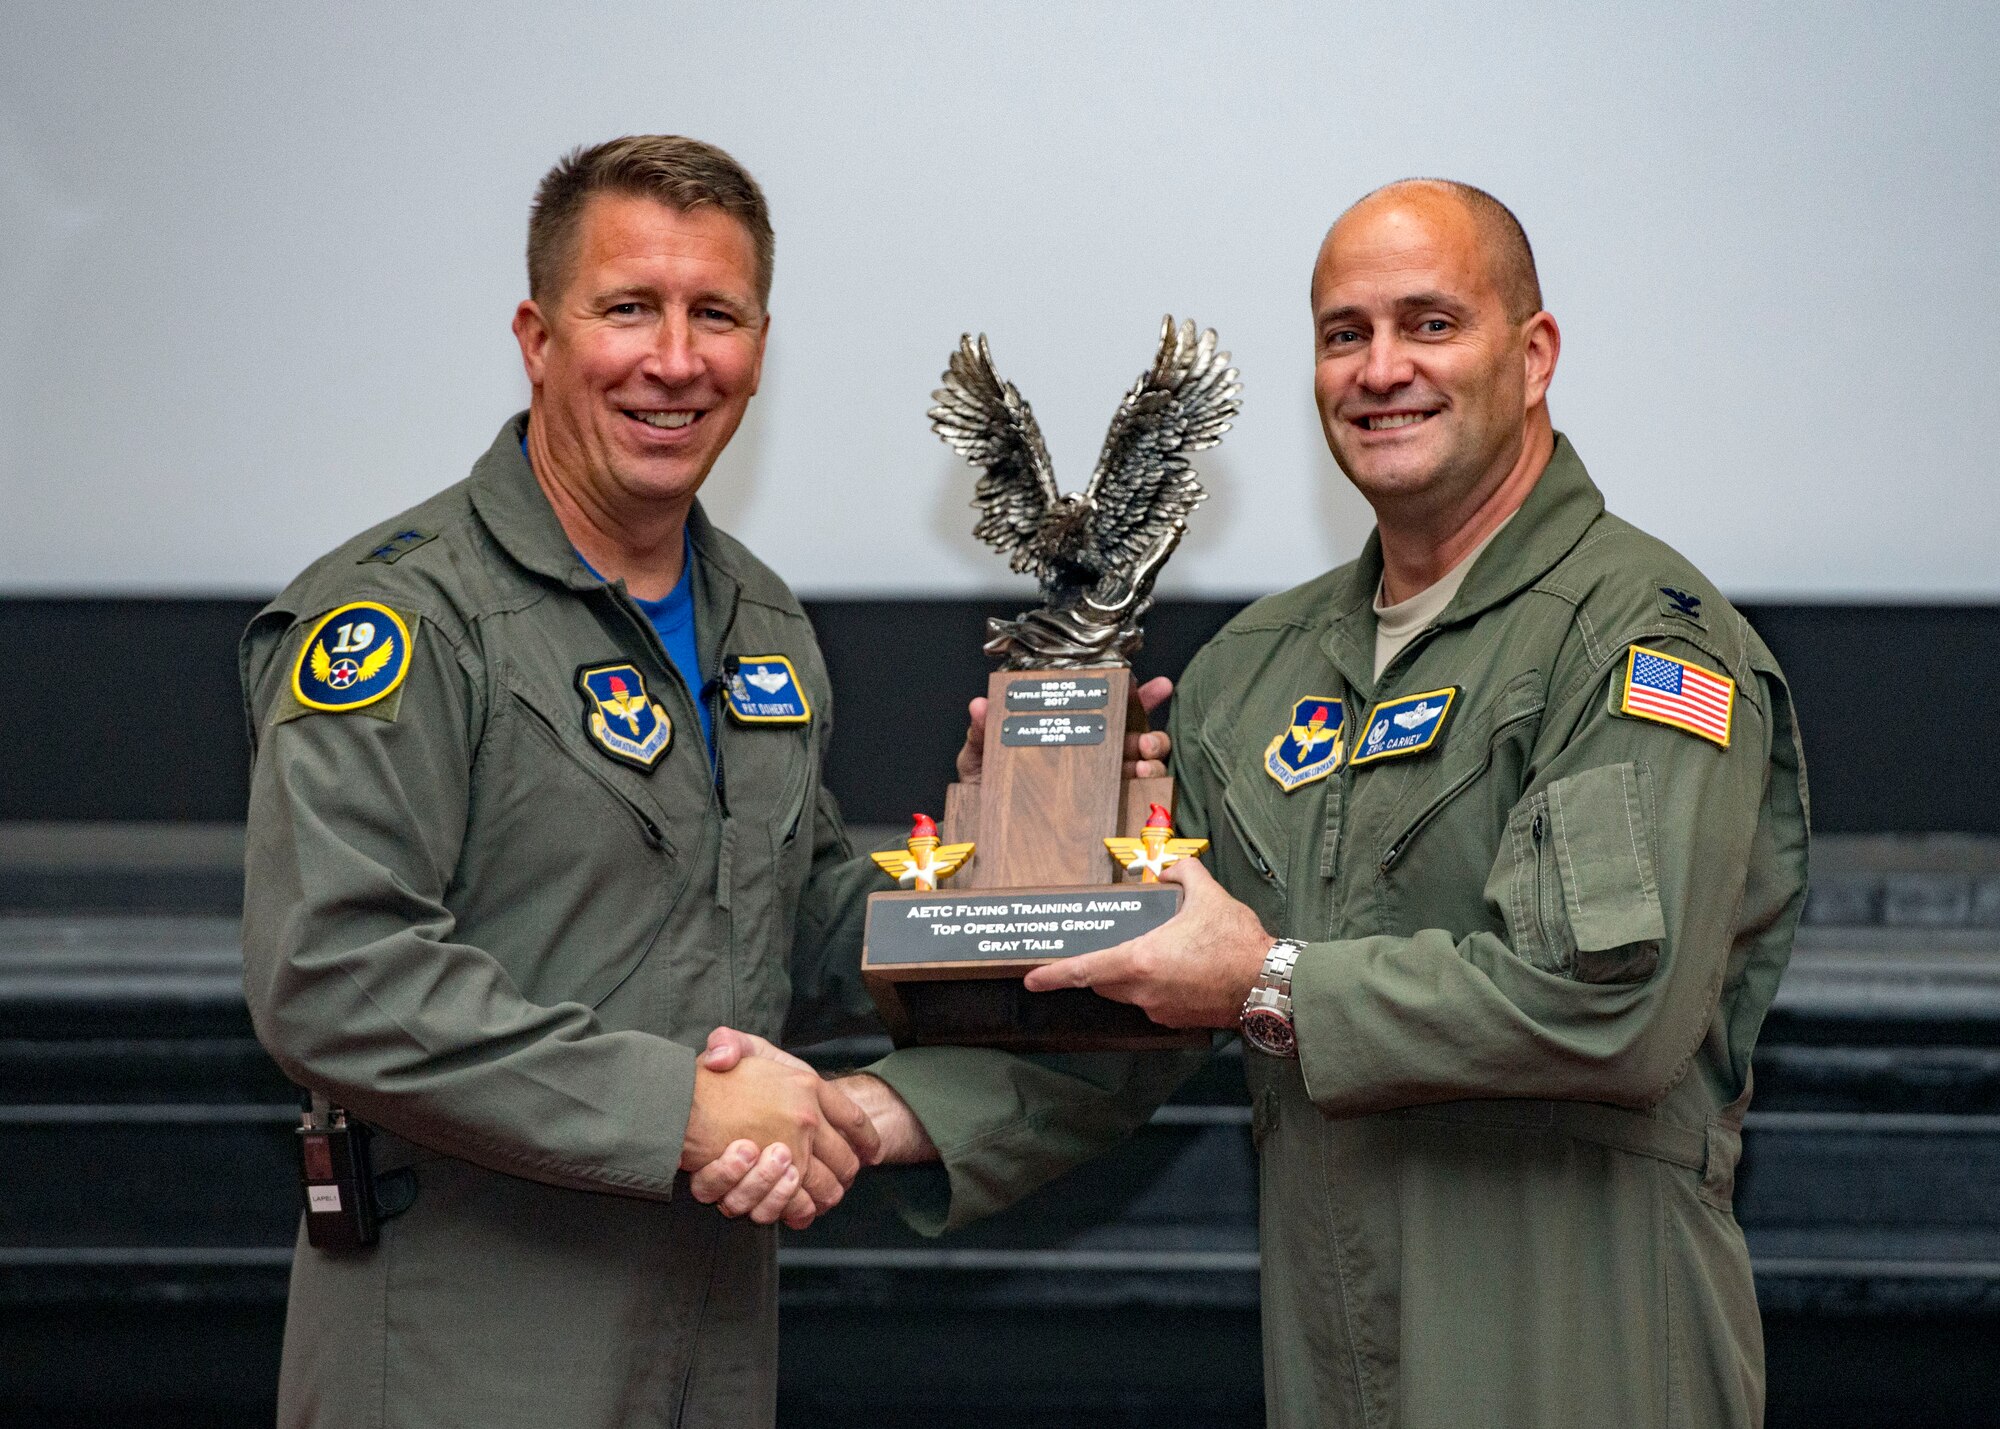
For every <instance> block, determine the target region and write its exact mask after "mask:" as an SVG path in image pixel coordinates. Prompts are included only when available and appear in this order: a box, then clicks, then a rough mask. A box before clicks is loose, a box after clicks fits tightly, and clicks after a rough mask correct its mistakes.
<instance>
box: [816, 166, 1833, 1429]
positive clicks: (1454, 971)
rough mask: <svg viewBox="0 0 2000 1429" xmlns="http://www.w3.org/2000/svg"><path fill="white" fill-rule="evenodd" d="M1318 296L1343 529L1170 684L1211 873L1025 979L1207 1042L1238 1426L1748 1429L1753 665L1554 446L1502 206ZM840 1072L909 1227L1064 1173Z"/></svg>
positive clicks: (1792, 893) (1776, 868)
mask: <svg viewBox="0 0 2000 1429" xmlns="http://www.w3.org/2000/svg"><path fill="white" fill-rule="evenodd" d="M1312 303H1313V322H1314V332H1315V347H1316V352H1317V367H1316V378H1315V391H1316V394H1317V400H1318V405H1319V409H1320V417H1321V421H1322V424H1323V426H1324V428H1325V432H1326V437H1327V442H1328V444H1329V446H1330V447H1331V448H1332V450H1333V453H1334V456H1335V458H1336V459H1337V460H1338V462H1339V464H1340V467H1341V469H1342V470H1343V471H1344V472H1345V473H1346V474H1347V476H1348V477H1349V479H1351V480H1352V481H1353V482H1354V484H1355V485H1356V486H1357V487H1358V488H1359V489H1360V491H1361V492H1362V494H1363V495H1364V496H1365V497H1366V498H1367V499H1368V501H1369V502H1370V504H1371V505H1372V506H1373V508H1374V510H1375V514H1376V517H1377V522H1378V524H1377V528H1376V531H1375V533H1374V534H1373V535H1372V536H1371V537H1370V539H1369V541H1368V543H1367V545H1366V547H1365V549H1364V550H1363V552H1362V554H1361V557H1360V559H1359V560H1357V561H1355V562H1353V563H1352V564H1350V565H1347V566H1343V567H1341V568H1339V569H1337V570H1334V571H1331V572H1329V573H1328V574H1326V575H1324V576H1322V577H1320V578H1319V579H1317V580H1314V581H1311V582H1309V583H1307V584H1306V585H1303V586H1300V587H1298V588H1297V589H1294V590H1290V591H1286V592H1283V593H1281V594H1279V595H1275V596H1272V597H1270V598H1268V599H1265V600H1261V601H1258V602H1257V603H1256V604H1254V605H1252V606H1251V607H1250V608H1249V609H1247V610H1246V611H1244V612H1243V613H1242V614H1241V615H1239V616H1238V617H1237V618H1236V619H1234V620H1232V621H1231V622H1230V623H1229V625H1228V626H1227V627H1226V628H1225V629H1224V630H1223V631H1222V632H1221V634H1219V635H1218V636H1217V637H1216V638H1215V640H1213V641H1212V642H1211V643H1210V644H1209V645H1208V646H1207V647H1206V648H1205V649H1204V650H1203V651H1202V652H1201V653H1200V654H1199V655H1198V656H1197V657H1196V658H1195V660H1194V661H1193V662H1192V663H1191V664H1190V665H1189V667H1188V670H1187V673H1186V677H1185V679H1184V680H1183V682H1182V684H1181V687H1180V691H1179V695H1178V698H1176V700H1175V701H1174V709H1173V715H1172V722H1171V725H1170V732H1171V734H1172V742H1173V767H1174V772H1175V774H1176V777H1177V779H1178V781H1179V796H1180V804H1179V809H1178V812H1177V820H1176V822H1177V823H1178V825H1179V827H1180V830H1181V832H1183V833H1186V834H1190V835H1195V836H1205V837H1207V838H1209V839H1211V840H1212V841H1213V845H1214V847H1213V854H1212V858H1213V863H1214V872H1213V873H1212V874H1211V873H1210V871H1209V870H1208V869H1207V868H1205V867H1203V866H1202V865H1201V864H1200V863H1198V862H1195V861H1193V860H1189V861H1186V862H1183V863H1181V864H1179V865H1177V866H1176V867H1175V868H1173V869H1171V870H1170V871H1169V872H1168V873H1167V874H1166V877H1167V878H1169V879H1171V880H1173V881H1175V882H1178V883H1179V884H1180V885H1181V886H1182V888H1183V889H1184V890H1185V892H1186V902H1185V904H1184V906H1183V908H1182V910H1181V912H1180V914H1179V915H1178V916H1177V917H1176V918H1175V919H1174V920H1173V921H1172V922H1171V923H1169V924H1167V925H1166V926H1165V927H1163V928H1161V929H1160V930H1158V931H1157V932H1155V933H1154V934H1151V935H1149V936H1147V937H1145V938H1141V939H1138V940H1135V941H1134V942H1132V943H1128V944H1125V945H1123V946H1122V947H1119V948H1115V949H1112V950H1109V951H1107V952H1103V953H1098V954H1094V955H1090V956H1086V957H1079V958H1074V959H1070V960H1067V961H1062V962H1056V963H1052V964H1049V965H1046V966H1044V967H1042V968H1039V969H1037V970H1036V971H1035V972H1033V973H1031V974H1030V975H1029V978H1028V983H1029V986H1030V987H1032V988H1035V989H1049V988H1059V987H1081V986H1089V987H1094V988H1096V989H1097V990H1098V991H1099V992H1101V993H1104V994H1106V995H1108V996H1111V997H1115V998H1118V999H1121V1000H1124V1001H1128V1002H1132V1003H1136V1004H1138V1005H1139V1006H1141V1007H1143V1008H1145V1009H1146V1010H1147V1012H1148V1013H1150V1014H1151V1015H1152V1016H1153V1017H1154V1018H1155V1019H1157V1020H1159V1021H1161V1022H1164V1023H1167V1024H1170V1025H1175V1026H1194V1027H1217V1028H1223V1027H1237V1026H1239V1025H1240V1026H1241V1027H1242V1029H1243V1031H1244V1034H1245V1037H1246V1040H1247V1041H1248V1042H1249V1043H1250V1047H1249V1049H1248V1050H1247V1052H1246V1055H1247V1059H1248V1077H1249V1083H1250V1094H1251V1098H1252V1123H1251V1125H1252V1133H1253V1136H1254V1139H1255V1141H1256V1144H1257V1147H1258V1149H1259V1152H1260V1155H1261V1158H1262V1178H1261V1180H1262V1188H1263V1196H1262V1207H1261V1216H1262V1237H1263V1246H1264V1256H1263V1266H1264V1271H1263V1276H1264V1279H1263V1293H1264V1317H1263V1318H1264V1340H1265V1382H1266V1387H1267V1393H1268V1413H1269V1421H1270V1423H1271V1424H1273V1425H1275V1426H1308V1425H1315V1426H1316V1425H1336V1424H1337V1425H1356V1426H1361V1425H1366V1426H1375V1429H1386V1427H1387V1426H1447V1425H1452V1426H1456V1425H1467V1424H1485V1425H1497V1426H1509V1429H1525V1426H1531V1425H1532V1426H1536V1429H1550V1426H1559V1425H1576V1426H1590V1429H1602V1426H1606V1425H1617V1426H1619V1429H1637V1427H1638V1426H1651V1425H1690V1426H1694V1425H1699V1426H1717V1425H1752V1424H1756V1423H1758V1422H1760V1420H1761V1418H1762V1412H1763V1346H1762V1339H1761V1331H1760V1327H1759V1321H1758V1316H1757V1305H1756V1299H1755V1295H1754V1291H1753V1287H1752V1284H1751V1276H1750V1263H1749V1257H1748V1254H1747V1252H1746V1250H1745V1247H1744V1241H1743V1235H1742V1232H1741V1230H1740V1229H1739V1227H1738V1226H1737V1224H1736V1221H1735V1218H1734V1216H1733V1214H1732V1211H1731V1191H1732V1184H1733V1171H1734V1167H1735V1165H1736V1162H1737V1158H1738V1155H1739V1152H1740V1148H1741V1128H1742V1122H1743V1113H1744V1109H1745V1107H1746V1106H1747V1104H1748V1102H1749V1099H1750V1053H1751V1048H1752V1045H1753V1044H1754V1042H1755V1041H1756V1037H1757V1032H1758V1028H1759V1026H1760V1024H1761V1022H1762V1020H1763V1017H1764V1014H1765V1011H1766V1009H1767V1008H1768V1007H1769V1006H1770V1002H1771V997H1772V994H1773V992H1774V990H1775V988H1776V985H1777V981H1778V976H1779V973H1780V972H1781V971H1782V969H1783V967H1784V965H1785V961H1786V959H1787V957H1788V955H1789V951H1790V947H1791V941H1792V933H1793V929H1794V927H1795V925H1796V923H1797V919H1798V915H1799V910H1800V907H1801V905H1802V903H1803V900H1804V894H1805V872H1806V839H1807V804H1806V785H1805V770H1804V767H1803V763H1802V760H1801V756H1800V750H1799V742H1798V734H1797V728H1796V724H1795V721H1794V718H1793V712H1792V706H1791V702H1790V698H1789V695H1788V694H1787V691H1786V686H1785V683H1784V679H1783V676H1782V675H1781V674H1780V672H1779V670H1778V667H1777V664H1776V662H1775V661H1774V660H1773V659H1772V657H1771V655H1770V652H1769V651H1768V650H1766V649H1765V647H1764V645H1763V643H1762V642H1761V641H1760V640H1759V639H1758V638H1757V636H1756V635H1755V634H1754V633H1753V632H1752V631H1751V629H1750V628H1749V626H1748V625H1747V624H1746V623H1745V621H1744V620H1743V618H1742V616H1741V615H1739V614H1738V613H1737V612H1736V611H1735V610H1734V609H1733V608H1732V607H1731V606H1730V605H1729V603H1728V602H1727V601H1726V600H1724V599H1723V598H1722V596H1721V595H1720V594H1719V593H1718V592H1717V591H1716V590H1715V588H1714V587H1713V586H1712V585H1710V584H1709V582H1708V581H1707V580H1705V579H1704V578H1703V577H1702V575H1701V574H1700V573H1699V572H1698V571H1696V570H1695V569H1694V567H1693V566H1692V565H1690V564H1689V563H1688V562H1687V561H1686V560H1685V559H1683V558H1682V557H1681V556H1679V555H1677V554H1676V553H1675V552H1674V551H1672V550H1670V549H1669V548H1668V547H1666V546H1665V545H1663V544H1662V543H1661V542H1659V541H1657V540H1655V539H1653V538H1651V537H1649V536H1647V535H1645V534H1643V533H1642V532H1640V531H1638V530H1635V529H1634V528H1633V527H1631V526H1629V525H1627V524H1626V523H1625V522H1623V521H1620V520H1619V519H1617V518H1616V517H1614V516H1611V515H1609V514H1607V513H1606V511H1605V509H1604V502H1603V498H1602V497H1601V496H1600V495H1599V494H1598V491H1597V488H1596V487H1595V486H1594V485H1592V483H1591V481H1590V478H1589V477H1588V476H1587V475H1586V474H1585V472H1584V468H1583V464H1582V461H1581V460H1580V459H1579V457H1578V456H1577V453H1576V452H1575V451H1574V450H1573V449H1572V448H1571V447H1570V445H1569V443H1568V442H1567V441H1566V440H1565V439H1564V438H1563V437H1562V436H1561V435H1559V434H1558V433H1556V431H1555V430H1554V428H1553V427H1552V425H1551V423H1550V418H1549V412H1548V406H1547V403H1546V400H1545V399H1546V393H1547V390H1548V386H1549V382H1550V379H1551V377H1552V376H1553V374H1554V371H1555V366H1556V357H1557V352H1558V348H1559V343H1560V338H1559V334H1558V331H1557V328H1556V324H1555V321H1554V319H1553V318H1551V317H1550V315H1549V314H1548V313H1547V312H1545V311H1543V309H1542V302H1541V294H1540V289H1539V283H1538V280H1537V278H1536V274H1535V269H1534V261H1533V257H1532V255H1531V252H1530V250H1529V247H1528V242H1527V239H1526V236H1525V235H1524V234H1523V233H1522V231H1521V229H1520V225H1519V224H1518V223H1517V222H1516V221H1515V219H1514V217H1513V215H1512V214H1511V213H1509V212H1508V210H1507V209H1506V208H1505V207H1503V206H1502V205H1501V204H1500V203H1499V202H1498V201H1496V200H1494V199H1493V198H1492V197H1491V196H1489V195H1487V194H1485V193H1483V192H1481V191H1479V190H1476V189H1472V188H1470V187H1468V186H1465V185H1460V184H1453V183H1447V182H1441V181H1434V180H1415V181H1406V182H1403V183H1399V184H1394V185H1391V186H1389V187H1388V188H1386V189H1383V190H1379V191H1377V192H1376V193H1373V194H1371V195H1369V196H1368V197H1366V198H1364V199H1363V200H1361V201H1360V202H1359V203H1357V204H1356V205H1355V206H1354V207H1353V208H1351V209H1349V210H1348V211H1347V213H1346V214H1344V215H1343V216H1342V217H1341V219H1340V220H1339V222H1337V223H1336V224H1335V225H1334V226H1333V228H1332V230H1331V231H1330V232H1329V234H1328V235H1327V238H1326V241H1325V243H1324V245H1323V246H1322V248H1321V250H1320V254H1319V259H1318V263H1317V265H1316V267H1315V269H1314V273H1313V284H1312ZM872 1070H873V1072H874V1074H875V1076H874V1077H873V1078H867V1077H864V1078H857V1079H854V1080H851V1081H848V1082H845V1083H843V1085H844V1086H846V1087H847V1088H848V1089H849V1090H850V1091H851V1093H852V1094H853V1096H854V1097H855V1099H856V1100H857V1101H859V1102H860V1103H861V1104H862V1105H863V1106H865V1107H866V1108H867V1109H868V1110H869V1112H870V1115H871V1116H872V1117H873V1118H874V1119H875V1121H876V1124H877V1126H878V1129H880V1130H881V1131H882V1132H883V1134H884V1143H885V1155H886V1158H887V1159H889V1160H895V1161H909V1160H921V1159H926V1158H930V1157H939V1156H941V1159H942V1162H943V1169H944V1172H945V1174H944V1175H943V1176H936V1173H935V1172H932V1173H928V1174H930V1175H931V1176H933V1178H934V1180H933V1181H932V1189H933V1191H934V1192H935V1193H936V1194H935V1196H934V1199H933V1201H932V1202H931V1203H930V1204H929V1205H928V1206H922V1205H919V1206H918V1209H917V1212H916V1213H915V1214H914V1215H913V1219H917V1220H919V1221H921V1222H922V1223H923V1224H924V1225H925V1228H927V1229H930V1230H934V1231H935V1230H939V1229H943V1228H945V1227H948V1226H950V1225H956V1224H960V1223H962V1222H964V1221H966V1220H968V1219H970V1218H972V1217H973V1216H976V1215H979V1214H982V1213H984V1212H986V1211H988V1210H990V1209H992V1208H994V1207H995V1206H996V1205H998V1204H1001V1203H1003V1202H1005V1201H1006V1200H1008V1199H1011V1198H1012V1197H1013V1196H1015V1195H1016V1194H1018V1192H1019V1190H1020V1189H1021V1188H1022V1187H1024V1186H1026V1185H1028V1184H1032V1183H1038V1182H1039V1181H1041V1180H1043V1179H1046V1177H1047V1176H1048V1175H1050V1174H1052V1172H1053V1170H1055V1169H1058V1168H1059V1167H1060V1165H1061V1164H1063V1163H1064V1161H1065V1158H1067V1157H1068V1156H1069V1155H1070V1154H1071V1149H1072V1148H1070V1147H1069V1146H1067V1145H1064V1144H1062V1143H1060V1142H1058V1141H1055V1140H1053V1139H1052V1137H1051V1135H1050V1132H1049V1127H1050V1126H1051V1124H1052V1123H1051V1118H1050V1117H1048V1116H1047V1115H1045V1109H1044V1108H1043V1107H1042V1106H1041V1105H1040V1104H1039V1103H1038V1102H1037V1100H1036V1098H1035V1097H1034V1096H1033V1095H1032V1094H1030V1093H1028V1092H1026V1091H1024V1089H1023V1088H1022V1087H1021V1086H1020V1085H1019V1084H1018V1083H1017V1082H1016V1081H1015V1080H1014V1079H1012V1078H1011V1077H1010V1076H1009V1075H1008V1074H1007V1071H1006V1067H1005V1063H1004V1062H1003V1061H1001V1060H1000V1059H998V1058H997V1055H996V1054H992V1053H976V1052H962V1051H952V1050H949V1049H923V1050H915V1051H909V1052H903V1053H898V1054H896V1055H895V1056H893V1057H891V1058H890V1059H888V1060H887V1061H886V1062H883V1063H881V1064H878V1066H877V1067H875V1068H874V1069H872ZM1053 1121H1054V1123H1055V1124H1058V1125H1059V1124H1060V1117H1059V1116H1058V1117H1056V1118H1054V1119H1053Z"/></svg>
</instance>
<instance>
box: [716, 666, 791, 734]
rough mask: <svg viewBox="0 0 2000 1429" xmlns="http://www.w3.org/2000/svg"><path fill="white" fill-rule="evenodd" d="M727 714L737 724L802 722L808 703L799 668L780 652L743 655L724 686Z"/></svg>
mask: <svg viewBox="0 0 2000 1429" xmlns="http://www.w3.org/2000/svg"><path fill="white" fill-rule="evenodd" d="M724 699H725V702H726V703H727V704H728V706H729V716H730V718H731V719H734V720H736V721H737V722H738V723H739V724H805V723H806V722H808V721H809V720H811V719H812V706H811V705H810V704H808V703H807V702H806V692H805V690H804V688H803V687H802V686H801V685H800V684H799V672H798V671H797V670H794V669H793V668H792V662H791V661H790V660H787V659H786V658H785V657H784V656H783V655H744V656H741V657H739V658H738V659H737V661H736V672H735V673H734V674H733V675H731V676H730V677H729V684H728V685H727V687H726V688H725V693H724Z"/></svg>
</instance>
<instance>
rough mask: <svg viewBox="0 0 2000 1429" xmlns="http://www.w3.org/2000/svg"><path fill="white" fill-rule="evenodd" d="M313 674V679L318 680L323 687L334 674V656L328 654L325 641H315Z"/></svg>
mask: <svg viewBox="0 0 2000 1429" xmlns="http://www.w3.org/2000/svg"><path fill="white" fill-rule="evenodd" d="M312 672H313V678H314V679H315V680H318V681H319V682H320V683H321V684H322V685H323V684H325V683H326V682H327V678H328V677H329V676H330V675H332V674H333V656H331V655H329V654H327V653H326V642H325V641H324V640H315V641H313V648H312Z"/></svg>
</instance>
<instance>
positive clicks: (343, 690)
mask: <svg viewBox="0 0 2000 1429" xmlns="http://www.w3.org/2000/svg"><path fill="white" fill-rule="evenodd" d="M409 673H410V628H409V626H407V625H405V624H404V623H403V617H402V616H400V615H398V614H396V612H395V611H393V610H391V609H389V607H388V606H386V605H381V604H378V603H377V602H375V601H372V600H356V601H350V602H349V603H348V604H346V605H343V606H339V607H337V608H336V609H334V610H332V611H330V612H328V613H327V614H326V615H324V616H322V617H320V622H319V624H317V625H315V626H314V627H313V629H312V634H310V635H308V636H307V637H306V643H305V645H304V647H303V648H302V649H300V651H299V661H298V664H296V665H295V666H293V667H292V696H293V698H295V699H296V700H298V702H299V703H300V704H302V705H304V706H305V707H306V708H307V709H309V710H325V711H327V712H328V713H331V714H344V713H346V712H347V711H348V710H359V709H366V708H367V707H368V706H369V705H372V704H374V703H376V702H377V701H378V700H385V699H387V698H388V697H389V696H390V695H392V694H394V693H395V692H396V687H397V686H399V685H401V684H402V683H403V677H404V676H405V675H407V674H409Z"/></svg>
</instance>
